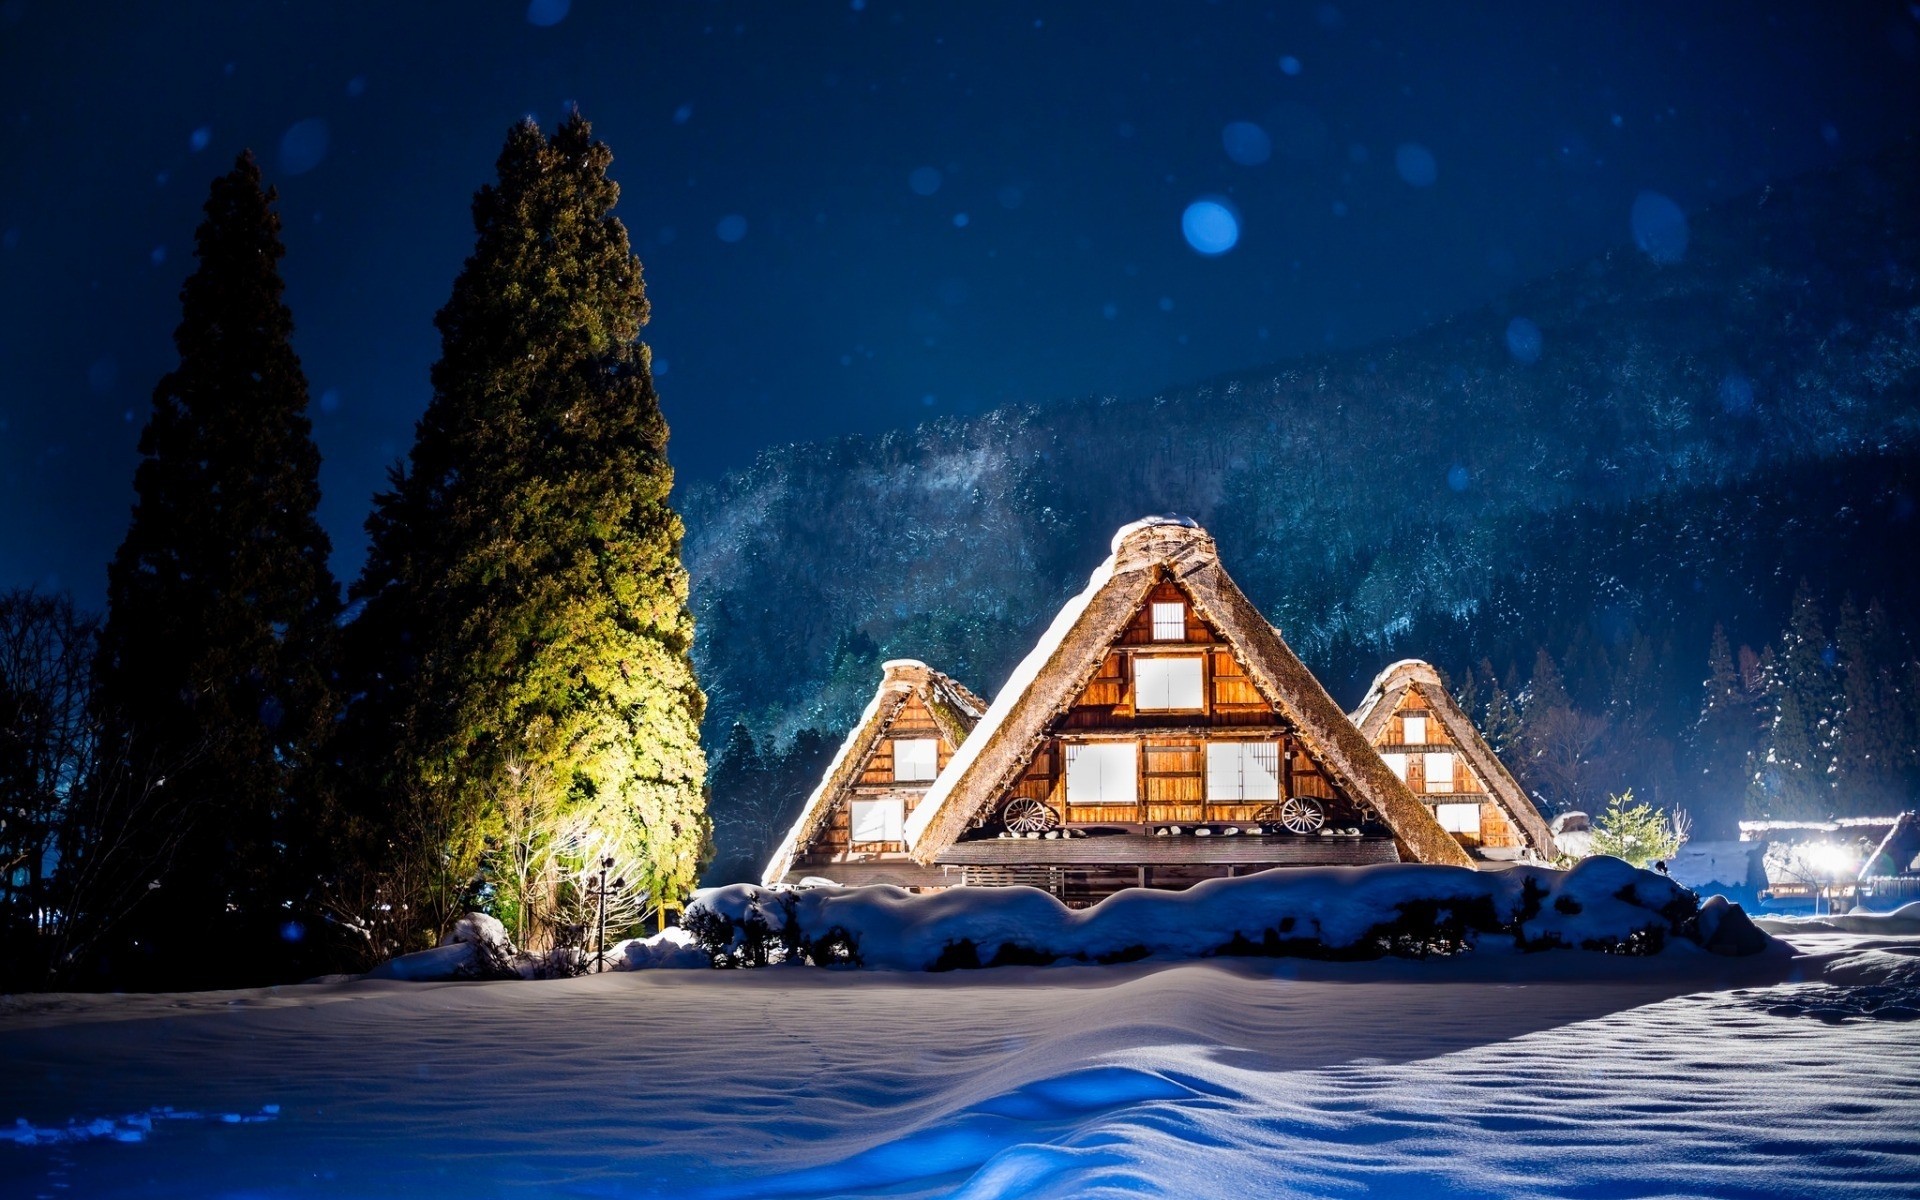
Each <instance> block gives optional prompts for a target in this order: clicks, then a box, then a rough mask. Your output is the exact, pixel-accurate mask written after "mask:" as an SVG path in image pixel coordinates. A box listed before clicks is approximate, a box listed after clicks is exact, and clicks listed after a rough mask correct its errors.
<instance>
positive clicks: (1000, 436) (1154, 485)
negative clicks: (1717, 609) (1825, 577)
mask: <svg viewBox="0 0 1920 1200" xmlns="http://www.w3.org/2000/svg"><path fill="white" fill-rule="evenodd" d="M1916 213H1920V164H1917V160H1916V155H1915V153H1914V149H1913V148H1912V147H1902V148H1900V150H1899V151H1898V152H1897V153H1894V154H1890V155H1887V156H1883V157H1882V158H1880V159H1878V160H1876V161H1874V162H1871V163H1865V164H1860V165H1857V166H1854V167H1851V168H1848V169H1845V170H1842V171H1839V172H1835V173H1831V174H1823V175H1819V176H1813V177H1807V178H1804V179H1800V180H1796V181H1793V182H1790V183H1787V184H1783V185H1774V186H1772V187H1770V188H1769V189H1766V190H1763V191H1761V192H1759V193H1755V194H1753V195H1751V196H1748V197H1746V198H1744V199H1743V200H1741V201H1739V202H1736V203H1732V204H1729V205H1727V206H1724V207H1722V208H1720V209H1717V210H1714V211H1711V212H1708V213H1706V214H1703V215H1701V216H1700V217H1698V218H1697V219H1696V220H1694V222H1693V226H1692V231H1691V234H1692V236H1691V244H1690V247H1689V250H1688V253H1687V255H1686V258H1685V259H1684V261H1682V262H1680V263H1678V264H1674V265H1668V266H1660V265H1656V264H1654V263H1653V262H1651V261H1649V260H1648V259H1647V258H1646V257H1645V256H1644V255H1642V254H1640V253H1639V252H1638V251H1637V250H1634V249H1632V248H1630V247H1623V248H1621V249H1619V250H1616V251H1614V252H1612V253H1610V254H1608V255H1606V256H1604V257H1602V258H1600V259H1598V260H1596V261H1594V262H1592V263H1589V264H1586V265H1584V266H1582V267H1578V268H1575V269H1572V270H1569V271H1567V272H1564V273H1562V274H1560V275H1557V276H1554V277H1552V278H1549V279H1546V280H1543V281H1540V282H1538V283H1536V284H1533V285H1530V286H1528V287H1525V288H1522V289H1520V290H1519V291H1517V292H1515V293H1514V294H1513V295H1512V296H1511V297H1509V298H1508V300H1507V301H1506V302H1505V303H1504V304H1502V305H1501V306H1499V307H1498V308H1497V309H1487V310H1482V311H1479V312H1475V313H1471V314H1468V315H1465V316H1461V317H1457V318H1455V319H1453V320H1450V321H1447V322H1445V323H1443V324H1441V325H1439V326H1436V327H1434V328H1431V329H1429V330H1427V331H1425V332H1423V333H1420V334H1418V335H1415V336H1413V337H1409V338H1406V339H1403V340H1401V341H1398V342H1395V343H1393V344H1390V345H1384V346H1379V347H1375V348H1371V349H1368V350H1364V351H1358V352H1353V353H1344V354H1339V355H1332V356H1326V357H1322V358H1317V359H1309V360H1301V361H1296V362H1290V363H1286V364H1282V365H1280V366H1277V367H1274V368H1271V369H1270V370H1268V371H1265V372H1259V373H1251V374H1245V375H1240V376H1235V377H1231V378H1225V379H1221V380H1217V381H1214V382H1212V383H1209V384H1205V385H1201V386H1198V387H1193V388H1188V389H1182V390H1178V391H1173V392H1168V393H1165V394H1162V395H1159V396H1154V397H1150V398H1147V399H1141V400H1114V399H1086V400H1078V401H1072V402H1067V403H1061V404H1055V405H1050V406H1047V407H1044V408H1043V407H1015V408H1008V409H1002V410H999V411H995V412H992V413H988V414H986V415H984V416H981V417H978V418H975V419H970V420H943V421H936V422H933V423H930V424H928V425H924V426H921V427H920V428H917V429H913V430H908V431H902V432H898V433H892V434H888V435H886V436H883V437H879V438H871V439H869V438H849V439H843V440H839V441H835V442H830V443H823V444H816V445H799V446H787V447H781V448H777V449H774V450H770V451H768V452H767V453H765V454H763V455H762V456H761V458H760V459H759V461H758V462H757V463H756V464H755V465H754V466H753V467H752V468H751V469H749V470H747V471H744V472H741V473H739V474H736V475H733V476H729V477H727V478H726V479H724V480H722V481H720V482H718V483H716V484H713V485H708V486H703V487H695V488H691V489H689V490H688V492H687V494H686V495H685V497H684V499H683V502H682V503H683V510H684V512H685V514H686V518H687V527H688V537H687V541H686V544H685V553H686V558H687V563H688V566H689V569H690V571H691V573H692V577H693V585H694V606H695V610H696V617H697V620H698V627H699V646H698V649H697V661H698V664H699V666H700V669H701V674H702V681H703V683H704V684H705V686H706V687H707V689H708V693H709V697H710V708H709V714H710V715H709V722H708V725H707V737H708V739H709V741H710V742H714V743H717V742H718V741H720V740H723V739H724V738H725V736H726V731H727V729H728V728H729V726H730V724H731V723H732V722H733V721H734V720H736V719H744V720H746V721H748V722H749V723H750V724H752V725H753V726H754V727H755V728H756V731H757V732H759V733H760V734H761V735H762V736H773V737H776V738H784V737H786V736H790V735H791V734H792V733H793V732H795V731H797V730H799V729H802V728H807V727H822V728H833V727H837V726H840V725H842V724H844V722H845V721H846V720H848V719H850V717H851V716H852V714H853V713H854V712H856V711H857V710H858V708H859V706H860V704H862V703H863V702H864V700H865V698H866V695H867V693H868V691H869V690H870V688H871V685H872V679H873V670H874V664H875V663H876V662H877V661H878V659H879V658H881V657H885V656H890V655H911V656H914V657H919V658H924V659H926V660H928V661H929V662H932V663H934V664H935V665H937V666H939V667H940V668H941V669H943V670H946V671H949V672H951V673H954V674H956V675H957V676H958V677H960V678H961V679H963V680H964V681H966V682H967V683H968V684H969V685H970V686H972V687H974V688H976V689H977V690H980V691H982V692H983V694H990V693H991V692H992V691H993V690H994V689H995V688H996V687H997V686H998V685H999V683H1000V681H1001V679H1002V678H1004V676H1005V673H1006V671H1007V670H1008V669H1009V668H1010V666H1011V665H1012V663H1013V662H1014V661H1016V660H1017V659H1018V657H1019V656H1020V655H1021V654H1022V653H1024V651H1025V650H1026V648H1027V646H1028V645H1029V644H1030V642H1031V639H1032V638H1033V637H1034V636H1035V634H1036V633H1037V631H1038V630H1039V629H1040V628H1042V627H1044V625H1045V623H1046V622H1047V621H1048V620H1049V619H1050V618H1051V616H1052V614H1053V612H1054V610H1055V608H1056V607H1057V606H1058V605H1059V603H1060V602H1061V601H1062V599H1064V598H1065V597H1066V596H1067V595H1069V594H1071V593H1072V592H1073V591H1074V590H1077V588H1078V587H1079V586H1080V583H1081V581H1082V579H1083V578H1084V575H1085V573H1086V571H1088V570H1089V569H1090V568H1091V567H1092V566H1093V565H1094V563H1095V562H1097V561H1098V559H1099V558H1100V557H1101V556H1102V555H1103V554H1104V553H1105V552H1106V544H1107V539H1108V537H1109V536H1110V535H1111V533H1112V531H1113V529H1114V528H1116V527H1117V526H1119V525H1120V524H1122V523H1124V522H1126V521H1129V520H1132V519H1134V518H1136V517H1138V516H1140V515H1142V514H1143V513H1150V512H1161V511H1179V512H1184V513H1187V514H1190V515H1192V516H1194V517H1196V518H1197V519H1199V520H1200V521H1201V522H1202V523H1203V524H1204V525H1206V526H1207V527H1208V528H1209V529H1210V530H1211V531H1212V532H1213V533H1214V535H1215V536H1216V537H1217V539H1218V540H1219V544H1220V547H1221V553H1222V557H1223V560H1224V561H1225V562H1226V564H1227V566H1228V569H1229V570H1231V571H1232V572H1233V573H1234V575H1235V577H1236V579H1238V580H1239V582H1240V583H1241V585H1242V587H1244V588H1245V590H1246V591H1247V592H1248V594H1249V595H1250V596H1251V597H1252V598H1253V600H1254V601H1255V602H1256V603H1257V604H1259V605H1261V606H1262V608H1263V609H1264V611H1265V612H1266V613H1267V614H1268V616H1269V617H1270V618H1271V619H1272V620H1273V621H1274V622H1275V624H1277V625H1278V626H1279V627H1280V629H1281V630H1282V632H1284V633H1285V634H1286V636H1287V637H1288V638H1289V639H1290V640H1291V641H1292V642H1293V643H1294V645H1295V646H1296V647H1297V648H1299V649H1300V650H1301V652H1302V653H1303V654H1304V655H1305V656H1306V657H1307V658H1308V660H1309V662H1312V663H1314V664H1315V665H1316V666H1318V665H1321V661H1320V660H1321V659H1323V658H1324V656H1326V655H1327V654H1330V653H1332V652H1333V651H1334V650H1335V648H1336V647H1338V646H1346V647H1355V646H1358V647H1364V648H1378V650H1379V656H1380V658H1381V660H1382V661H1384V657H1385V655H1386V654H1388V653H1395V652H1400V651H1403V650H1409V649H1411V652H1416V653H1422V654H1423V655H1425V656H1428V657H1433V658H1435V659H1436V660H1439V661H1443V662H1444V661H1449V660H1448V659H1447V658H1446V657H1445V655H1446V654H1449V653H1460V652H1463V651H1464V650H1465V648H1464V647H1411V648H1409V647H1406V646H1405V645H1403V644H1401V641H1402V639H1403V638H1404V637H1406V636H1407V635H1408V634H1410V633H1411V632H1412V631H1413V630H1415V629H1416V628H1429V629H1431V628H1434V627H1435V626H1434V622H1435V620H1436V619H1439V620H1444V621H1449V622H1461V621H1466V620H1469V619H1471V618H1472V617H1473V616H1474V615H1475V614H1478V613H1480V612H1482V610H1483V606H1484V605H1485V603H1486V602H1487V601H1488V600H1489V599H1490V598H1491V597H1492V595H1493V589H1494V587H1495V584H1496V580H1497V579H1499V578H1503V577H1505V578H1511V577H1514V576H1516V575H1518V574H1521V573H1530V574H1532V575H1533V576H1541V575H1545V576H1549V577H1550V576H1552V575H1553V574H1554V571H1555V556H1556V555H1557V554H1558V553H1559V552H1560V549H1561V548H1560V547H1557V546H1556V545H1553V544H1546V545H1542V544H1540V543H1539V542H1538V541H1537V540H1536V539H1533V538H1531V537H1529V536H1528V535H1529V532H1530V531H1531V530H1535V529H1537V528H1540V527H1542V525H1543V523H1544V522H1547V521H1548V520H1549V519H1550V518H1553V517H1555V516H1563V515H1565V514H1569V513H1575V512H1595V513H1598V512H1606V511H1615V510H1620V509H1621V508H1622V506H1625V505H1628V504H1630V503H1633V502H1643V501H1646V500H1647V499H1648V498H1650V497H1657V496H1661V495H1664V494H1667V493H1679V492H1684V493H1687V494H1690V495H1694V496H1699V495H1701V494H1712V493H1716V492H1720V493H1726V494H1728V495H1737V494H1739V493H1740V492H1741V491H1742V490H1743V489H1747V488H1749V487H1750V486H1752V485H1757V484H1764V483H1765V481H1767V480H1768V479H1770V478H1772V477H1773V475H1774V474H1775V473H1777V472H1780V471H1782V470H1784V469H1788V468H1791V467H1794V466H1795V465H1796V464H1799V465H1804V464H1808V463H1822V462H1825V463H1834V464H1844V463H1845V462H1846V461H1848V460H1849V459H1851V458H1852V457H1854V456H1856V455H1861V454H1880V453H1884V452H1887V451H1898V450H1899V449H1900V448H1903V447H1907V446H1911V445H1913V444H1914V443H1915V441H1916V432H1920V404H1917V403H1916V395H1917V393H1920V219H1917V218H1916V216H1915V214H1916ZM1512 317H1524V318H1526V319H1528V320H1531V321H1532V322H1533V323H1534V324H1535V325H1537V326H1538V328H1539V330H1540V331H1541V334H1542V352H1541V353H1540V355H1539V357H1538V360H1537V361H1534V362H1531V363H1523V362H1521V361H1518V360H1517V358H1516V357H1515V356H1514V355H1513V354H1512V353H1510V352H1509V350H1508V347H1507V344H1506V331H1507V328H1508V322H1509V319H1510V318H1512ZM1837 469H1841V470H1844V466H1840V467H1837ZM1896 473H1897V472H1896ZM1748 536H1750V537H1755V538H1761V539H1763V540H1764V538H1765V530H1764V529H1755V530H1752V531H1751V532H1750V533H1749V534H1748ZM1703 553H1709V554H1710V553H1712V551H1711V550H1708V551H1704V552H1703ZM1743 554H1744V555H1745V557H1743V558H1742V559H1741V561H1742V562H1743V563H1744V564H1745V568H1744V569H1750V570H1755V571H1759V570H1763V569H1764V570H1767V571H1769V572H1772V573H1776V574H1777V573H1779V572H1780V571H1782V570H1787V569H1790V568H1791V564H1787V563H1782V562H1773V561H1769V560H1768V549H1767V547H1766V546H1765V545H1764V544H1763V545H1761V546H1759V547H1746V548H1744V550H1743ZM1523 556H1524V557H1523ZM1842 570H1843V571H1844V565H1843V566H1842ZM1833 582H1834V583H1835V584H1836V585H1837V586H1840V587H1845V586H1848V585H1847V582H1846V580H1845V579H1843V578H1842V579H1836V580H1834V581H1833ZM1789 586H1791V585H1790V584H1789ZM1501 619H1502V620H1503V621H1505V622H1507V624H1508V626H1509V632H1512V633H1513V634H1514V635H1515V636H1516V637H1519V638H1521V639H1524V638H1526V637H1531V636H1536V634H1535V631H1533V630H1530V629H1528V628H1527V626H1528V624H1529V620H1530V618H1529V614H1527V613H1525V612H1511V611H1503V612H1502V614H1501ZM1538 636H1545V634H1544V631H1542V632H1540V633H1539V634H1538ZM1685 649H1686V650H1687V652H1688V653H1689V654H1691V652H1692V650H1691V647H1685ZM1330 682H1331V681H1330ZM1336 690H1338V689H1337V688H1336ZM1342 698H1343V699H1347V698H1349V697H1345V696H1344V695H1343V696H1342Z"/></svg>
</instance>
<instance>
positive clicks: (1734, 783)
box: [1690, 622, 1754, 818]
mask: <svg viewBox="0 0 1920 1200" xmlns="http://www.w3.org/2000/svg"><path fill="white" fill-rule="evenodd" d="M1690 740H1691V742H1692V746H1691V749H1692V751H1693V759H1694V762H1695V764H1696V765H1697V766H1698V768H1699V772H1700V785H1701V792H1702V795H1703V798H1704V799H1705V801H1706V805H1707V808H1708V810H1709V811H1712V812H1719V813H1724V814H1726V815H1727V816H1728V817H1729V818H1731V816H1732V815H1733V814H1735V813H1736V812H1737V811H1738V809H1739V807H1740V802H1741V798H1742V796H1743V795H1744V793H1745V790H1746V778H1745V767H1746V763H1747V758H1748V756H1749V755H1750V754H1752V753H1753V749H1754V716H1753V705H1752V703H1751V702H1750V701H1749V700H1748V698H1747V694H1746V689H1745V688H1744V687H1743V686H1742V684H1741V681H1740V672H1739V670H1738V669H1737V668H1736V667H1735V666H1734V659H1733V649H1732V647H1731V645H1729V643H1728V641H1727V631H1726V629H1725V628H1724V627H1722V626H1721V625H1720V624H1719V622H1715V623H1714V626H1713V639H1712V641H1711V642H1710V643H1709V645H1708V647H1707V677H1706V679H1705V680H1704V681H1703V682H1702V684H1701V697H1700V716H1699V719H1698V720H1696V721H1695V722H1694V726H1693V731H1692V736H1691V739H1690Z"/></svg>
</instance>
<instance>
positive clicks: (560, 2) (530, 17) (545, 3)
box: [527, 0, 573, 29]
mask: <svg viewBox="0 0 1920 1200" xmlns="http://www.w3.org/2000/svg"><path fill="white" fill-rule="evenodd" d="M572 7H573V0H529V3H528V4H527V24H529V25H538V26H540V27H541V28H542V29H545V28H548V27H549V26H553V25H558V24H559V23H560V22H562V21H564V20H566V19H567V10H568V9H570V8H572Z"/></svg>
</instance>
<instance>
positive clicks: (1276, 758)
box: [1207, 738, 1285, 804]
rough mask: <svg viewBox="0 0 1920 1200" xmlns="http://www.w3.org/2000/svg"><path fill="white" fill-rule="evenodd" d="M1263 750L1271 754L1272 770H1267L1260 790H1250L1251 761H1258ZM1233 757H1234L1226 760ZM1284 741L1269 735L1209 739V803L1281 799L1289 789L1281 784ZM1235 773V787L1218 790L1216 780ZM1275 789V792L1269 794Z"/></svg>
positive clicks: (1222, 779)
mask: <svg viewBox="0 0 1920 1200" xmlns="http://www.w3.org/2000/svg"><path fill="white" fill-rule="evenodd" d="M1260 751H1268V752H1270V754H1271V758H1270V759H1269V762H1268V765H1269V766H1270V767H1271V770H1270V771H1268V772H1263V774H1265V775H1266V782H1265V783H1263V784H1261V786H1259V787H1258V788H1256V789H1255V793H1256V794H1251V795H1250V794H1248V789H1247V764H1248V763H1249V762H1253V763H1256V764H1258V763H1259V762H1260V759H1261V758H1262V757H1263V756H1262V755H1261V754H1260ZM1223 760H1230V761H1223ZM1281 769H1282V768H1281V752H1280V743H1279V742H1278V741H1276V740H1267V739H1244V738H1237V739H1233V740H1230V741H1226V740H1223V741H1217V742H1208V743H1207V803H1209V804H1263V803H1267V802H1270V801H1276V800H1279V799H1280V798H1281V797H1282V795H1283V794H1284V792H1285V789H1284V788H1283V787H1281V783H1280V773H1281ZM1228 776H1231V777H1232V779H1233V787H1232V789H1231V791H1228V790H1225V789H1224V788H1223V789H1222V790H1218V791H1216V790H1215V784H1216V782H1218V783H1224V782H1225V780H1226V778H1227V777H1228ZM1269 790H1271V792H1272V794H1271V795H1266V794H1264V793H1266V792H1267V791H1269Z"/></svg>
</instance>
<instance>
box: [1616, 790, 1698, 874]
mask: <svg viewBox="0 0 1920 1200" xmlns="http://www.w3.org/2000/svg"><path fill="white" fill-rule="evenodd" d="M1686 840H1687V828H1686V821H1685V818H1684V815H1683V814H1678V813H1676V814H1675V818H1674V819H1669V818H1668V816H1667V814H1666V813H1665V812H1662V811H1661V810H1660V809H1657V808H1655V807H1653V806H1652V805H1651V804H1647V803H1644V802H1641V801H1636V800H1635V799H1634V798H1633V790H1632V789H1631V788H1629V789H1628V790H1627V791H1625V792H1622V793H1621V794H1620V795H1618V796H1609V797H1608V798H1607V807H1606V810H1605V811H1603V812H1602V813H1601V814H1600V815H1599V817H1598V818H1596V819H1595V820H1594V823H1593V853H1595V854H1596V855H1598V854H1606V855H1611V856H1612V857H1614V858H1618V859H1624V860H1625V861H1627V862H1630V863H1632V864H1633V865H1634V866H1636V867H1642V868H1644V867H1647V866H1649V865H1651V864H1653V863H1656V862H1664V861H1665V860H1667V859H1670V858H1672V857H1673V856H1674V855H1675V854H1677V853H1678V852H1679V850H1680V847H1681V846H1682V845H1684V844H1685V843H1686Z"/></svg>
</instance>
